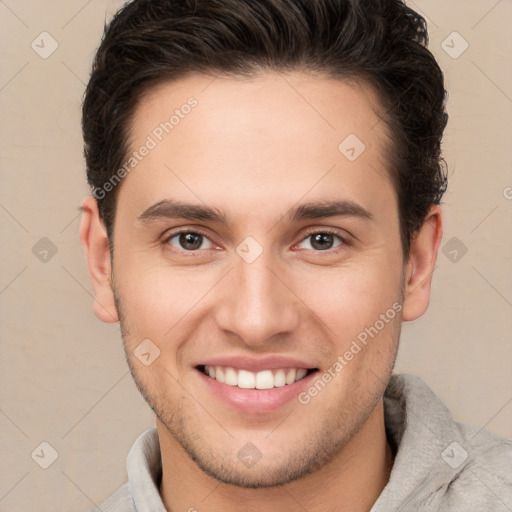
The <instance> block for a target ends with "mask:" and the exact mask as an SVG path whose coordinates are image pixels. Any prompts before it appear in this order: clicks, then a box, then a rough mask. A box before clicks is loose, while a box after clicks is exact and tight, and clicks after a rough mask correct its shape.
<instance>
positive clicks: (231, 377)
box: [224, 368, 238, 386]
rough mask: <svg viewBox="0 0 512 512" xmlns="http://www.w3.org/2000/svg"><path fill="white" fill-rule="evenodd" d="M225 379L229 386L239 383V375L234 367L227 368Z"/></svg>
mask: <svg viewBox="0 0 512 512" xmlns="http://www.w3.org/2000/svg"><path fill="white" fill-rule="evenodd" d="M224 379H225V380H224V384H227V385H228V386H237V385H238V376H237V374H236V370H235V369H234V368H226V372H225V373H224Z"/></svg>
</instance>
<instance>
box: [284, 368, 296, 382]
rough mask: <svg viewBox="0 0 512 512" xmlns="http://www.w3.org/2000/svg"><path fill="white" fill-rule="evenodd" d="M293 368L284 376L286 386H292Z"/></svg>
mask: <svg viewBox="0 0 512 512" xmlns="http://www.w3.org/2000/svg"><path fill="white" fill-rule="evenodd" d="M295 375H296V372H295V368H292V369H291V370H290V371H289V372H288V373H287V374H286V384H293V383H294V382H295Z"/></svg>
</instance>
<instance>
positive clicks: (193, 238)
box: [166, 231, 211, 251]
mask: <svg viewBox="0 0 512 512" xmlns="http://www.w3.org/2000/svg"><path fill="white" fill-rule="evenodd" d="M166 241H167V243H168V244H169V245H171V246H172V247H175V248H176V249H182V250H185V251H197V250H198V249H209V248H211V247H203V244H204V242H206V241H208V242H209V243H210V245H211V242H210V240H209V239H208V238H207V237H206V236H205V235H203V234H201V233H196V232H195V231H181V232H178V233H174V234H172V235H171V236H169V237H168V238H167V240H166Z"/></svg>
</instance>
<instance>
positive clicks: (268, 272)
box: [218, 251, 299, 346]
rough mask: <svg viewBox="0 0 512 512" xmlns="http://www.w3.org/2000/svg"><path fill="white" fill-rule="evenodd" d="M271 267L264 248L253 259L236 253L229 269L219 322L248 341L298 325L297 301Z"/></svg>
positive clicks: (264, 339)
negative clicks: (235, 258)
mask: <svg viewBox="0 0 512 512" xmlns="http://www.w3.org/2000/svg"><path fill="white" fill-rule="evenodd" d="M273 267H275V264H274V265H273V262H272V255H271V253H270V251H263V252H262V253H261V254H260V255H259V256H258V257H257V258H256V259H255V260H253V261H250V259H248V260H246V259H244V257H243V256H241V257H240V258H238V257H237V260H235V264H234V268H233V271H232V272H230V277H229V290H228V292H227V294H226V295H225V297H224V301H223V304H222V305H221V308H220V312H219V316H218V322H219V326H220V327H221V328H223V329H224V330H227V331H231V332H233V333H236V334H237V335H238V336H239V337H240V338H241V339H242V340H243V341H244V343H245V344H247V345H254V346H256V345H263V344H265V343H267V342H268V340H269V339H270V338H271V337H272V336H274V335H276V334H284V333H286V332H290V331H292V330H293V329H294V328H295V327H296V325H297V322H298V316H299V311H298V310H297V303H296V301H294V300H293V294H292V293H291V291H290V290H289V289H288V288H287V287H286V286H285V284H283V282H282V281H281V279H279V278H278V277H277V276H278V275H279V271H278V270H275V269H274V268H273Z"/></svg>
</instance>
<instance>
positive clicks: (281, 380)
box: [274, 370, 286, 388]
mask: <svg viewBox="0 0 512 512" xmlns="http://www.w3.org/2000/svg"><path fill="white" fill-rule="evenodd" d="M285 384H286V377H285V375H284V370H277V372H276V374H275V375H274V386H275V387H276V388H280V387H282V386H284V385H285Z"/></svg>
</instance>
